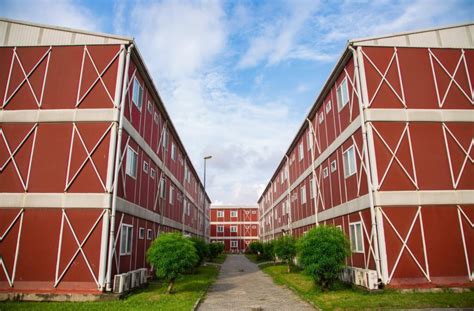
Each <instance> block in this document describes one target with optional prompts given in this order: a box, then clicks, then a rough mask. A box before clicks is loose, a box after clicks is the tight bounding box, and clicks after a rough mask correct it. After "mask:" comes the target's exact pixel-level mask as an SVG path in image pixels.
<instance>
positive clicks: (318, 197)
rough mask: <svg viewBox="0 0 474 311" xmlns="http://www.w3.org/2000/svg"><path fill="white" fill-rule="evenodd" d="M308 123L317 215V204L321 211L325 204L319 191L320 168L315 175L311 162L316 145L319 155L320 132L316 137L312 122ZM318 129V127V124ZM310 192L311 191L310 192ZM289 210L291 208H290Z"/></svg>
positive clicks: (314, 155) (312, 165)
mask: <svg viewBox="0 0 474 311" xmlns="http://www.w3.org/2000/svg"><path fill="white" fill-rule="evenodd" d="M309 123H310V135H313V145H312V146H311V149H310V152H311V153H312V157H311V162H312V163H311V167H312V168H313V173H312V176H313V180H314V182H315V183H316V193H313V195H314V196H316V206H315V209H316V211H315V213H318V211H319V202H321V208H322V210H325V209H326V208H325V204H324V199H323V196H322V191H321V176H322V166H321V165H320V166H319V173H318V174H316V168H315V167H314V162H313V159H314V158H316V154H315V153H316V152H315V150H314V146H315V145H316V147H317V148H318V152H319V153H321V146H320V144H319V139H320V137H319V133H320V132H321V131H318V137H316V131H315V128H314V126H313V123H312V122H309ZM318 127H319V122H318ZM309 186H310V187H313V185H311V183H310V185H309ZM311 191H312V190H311ZM290 209H291V208H290Z"/></svg>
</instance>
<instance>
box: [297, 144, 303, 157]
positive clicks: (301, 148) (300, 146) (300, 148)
mask: <svg viewBox="0 0 474 311" xmlns="http://www.w3.org/2000/svg"><path fill="white" fill-rule="evenodd" d="M303 157H304V154H303V143H300V145H299V146H298V159H299V160H300V161H301V160H303Z"/></svg>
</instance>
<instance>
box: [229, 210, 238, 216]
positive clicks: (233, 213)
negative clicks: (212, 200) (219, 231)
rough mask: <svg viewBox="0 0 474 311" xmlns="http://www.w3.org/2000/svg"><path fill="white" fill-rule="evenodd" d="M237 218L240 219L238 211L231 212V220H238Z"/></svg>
mask: <svg viewBox="0 0 474 311" xmlns="http://www.w3.org/2000/svg"><path fill="white" fill-rule="evenodd" d="M234 215H235V216H234ZM237 217H239V212H238V211H230V218H237Z"/></svg>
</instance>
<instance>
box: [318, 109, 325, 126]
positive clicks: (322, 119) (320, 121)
mask: <svg viewBox="0 0 474 311" xmlns="http://www.w3.org/2000/svg"><path fill="white" fill-rule="evenodd" d="M323 121H324V113H323V112H322V111H321V113H320V114H319V124H321V123H323Z"/></svg>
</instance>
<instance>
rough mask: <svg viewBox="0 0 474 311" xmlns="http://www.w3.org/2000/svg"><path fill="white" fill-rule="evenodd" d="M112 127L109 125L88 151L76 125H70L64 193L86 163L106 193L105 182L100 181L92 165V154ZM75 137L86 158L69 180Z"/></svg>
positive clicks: (93, 164)
mask: <svg viewBox="0 0 474 311" xmlns="http://www.w3.org/2000/svg"><path fill="white" fill-rule="evenodd" d="M112 126H113V123H111V124H110V125H109V127H108V128H107V129H106V130H105V132H104V133H103V134H102V136H101V137H100V138H99V140H98V141H97V143H96V144H95V146H94V147H93V148H92V149H91V150H89V149H88V148H87V145H86V143H85V142H84V139H83V138H82V135H81V132H80V131H79V129H78V128H77V126H76V123H73V124H72V134H71V146H70V149H69V161H68V165H67V174H66V186H65V188H64V191H67V190H68V189H69V187H70V186H71V185H72V183H73V182H74V180H76V178H77V176H79V173H80V172H81V171H82V169H83V168H84V166H85V165H86V164H87V162H90V163H91V165H92V168H93V169H94V171H95V174H96V175H97V178H98V179H99V181H100V184H101V185H102V188H103V189H104V191H107V188H106V186H105V182H104V181H103V180H102V177H101V176H100V174H99V170H98V169H97V167H96V165H95V163H94V160H92V155H93V154H94V152H95V151H96V150H97V148H98V147H99V146H100V144H101V143H102V141H103V140H104V138H105V137H106V136H107V134H108V133H109V131H110V129H111V128H112ZM75 135H77V137H78V138H79V141H80V142H81V146H82V148H84V151H85V152H86V154H87V156H86V158H85V159H84V161H82V164H81V165H80V166H79V168H78V169H77V171H76V172H75V173H74V175H73V176H72V177H71V179H69V175H70V173H71V172H70V170H71V159H72V148H73V145H74V137H75Z"/></svg>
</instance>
